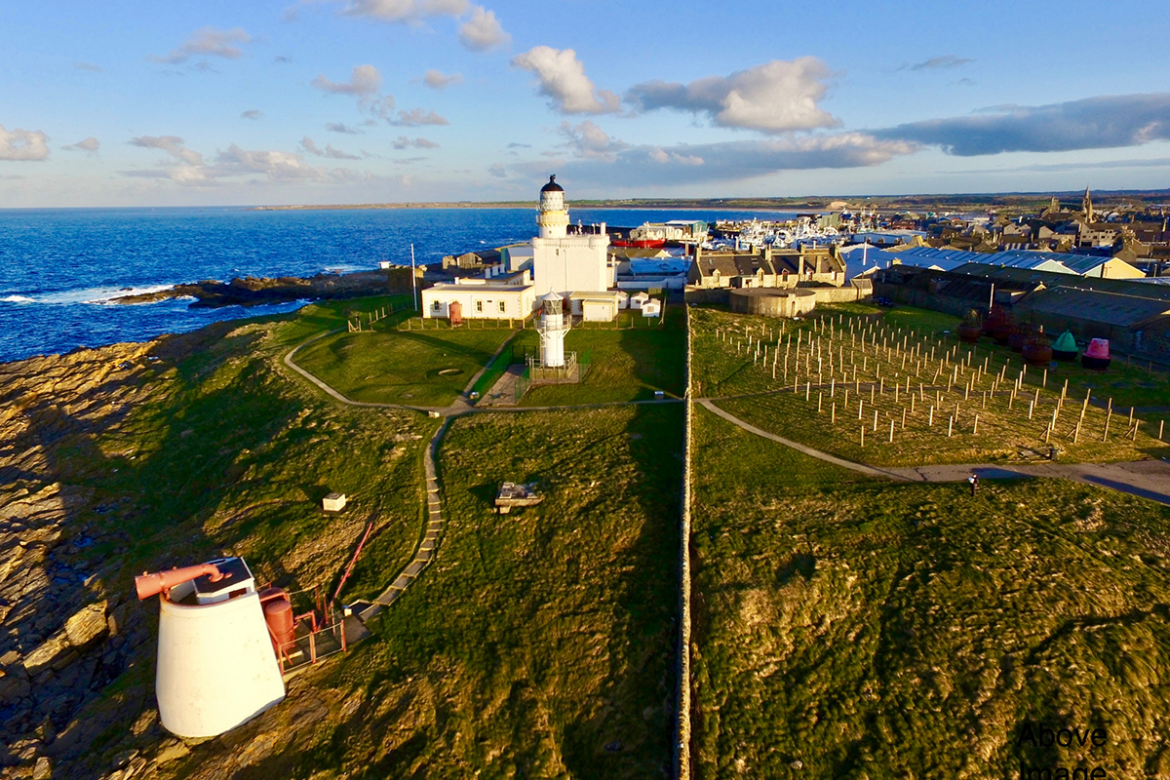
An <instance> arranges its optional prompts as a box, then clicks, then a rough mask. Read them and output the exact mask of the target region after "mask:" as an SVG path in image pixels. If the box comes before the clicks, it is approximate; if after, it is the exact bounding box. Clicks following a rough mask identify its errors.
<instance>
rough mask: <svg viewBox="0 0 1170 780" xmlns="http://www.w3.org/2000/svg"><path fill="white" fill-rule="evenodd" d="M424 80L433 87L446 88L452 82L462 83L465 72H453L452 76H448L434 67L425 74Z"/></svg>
mask: <svg viewBox="0 0 1170 780" xmlns="http://www.w3.org/2000/svg"><path fill="white" fill-rule="evenodd" d="M422 80H423V83H424V84H426V85H427V86H428V87H430V88H431V89H446V88H447V87H449V86H451V85H452V84H459V83H461V82H462V81H463V74H462V73H452V74H451V75H450V76H447V75H445V74H444V73H443V72H442V71H438V70H435V69H434V68H432V69H431V70H428V71H427V72H426V73H425V74H423V78H422Z"/></svg>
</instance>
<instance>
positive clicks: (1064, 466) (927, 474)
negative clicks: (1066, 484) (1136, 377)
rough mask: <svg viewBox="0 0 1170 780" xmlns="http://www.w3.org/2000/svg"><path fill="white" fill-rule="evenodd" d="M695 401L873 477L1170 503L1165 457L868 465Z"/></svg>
mask: <svg viewBox="0 0 1170 780" xmlns="http://www.w3.org/2000/svg"><path fill="white" fill-rule="evenodd" d="M696 402H697V403H698V404H700V405H701V406H702V407H703V408H704V409H707V410H709V411H711V412H712V413H713V414H716V415H718V416H719V417H722V418H723V419H724V420H727V421H728V422H730V423H732V424H733V425H737V426H739V427H740V428H742V429H744V430H745V431H747V432H749V433H754V434H755V435H757V436H761V437H763V438H765V439H770V440H772V441H774V442H777V443H779V444H783V445H784V446H786V447H791V448H792V449H794V450H796V451H797V452H802V453H804V454H805V455H808V456H810V457H813V458H819V459H820V460H823V461H826V462H828V463H832V464H834V465H837V466H841V467H842V468H846V469H850V470H852V471H856V472H860V473H862V474H867V475H869V476H871V477H886V478H888V479H895V480H899V481H905V482H962V481H964V480H966V479H967V477H969V476H971V474H972V473H975V474H978V475H979V478H980V479H1025V478H1028V477H1047V478H1058V479H1071V480H1074V481H1076V482H1084V483H1085V484H1088V485H1096V486H1098V487H1104V488H1110V489H1111V490H1117V491H1120V492H1122V493H1129V494H1131V495H1135V496H1141V497H1142V498H1148V499H1150V500H1151V501H1157V502H1159V503H1162V504H1168V505H1170V463H1167V462H1166V461H1164V460H1137V461H1131V462H1128V463H1037V464H1032V463H1028V464H1020V465H1018V466H1017V465H1012V464H1003V465H1000V464H995V463H955V464H944V465H939V466H901V467H898V466H868V465H866V464H864V463H854V462H853V461H849V460H845V459H844V458H838V457H837V456H835V455H830V454H828V453H827V452H821V451H820V450H816V449H813V448H812V447H808V446H806V445H804V444H800V443H798V442H794V441H792V440H790V439H785V438H784V437H783V436H777V435H776V434H774V433H769V432H767V431H765V430H761V429H760V428H757V427H756V426H754V425H752V424H751V423H748V422H745V421H743V420H741V419H739V418H738V417H736V416H735V415H733V414H730V413H728V412H725V411H724V410H722V409H720V408H719V407H717V406H716V405H715V404H714V403H713V402H712V399H709V398H701V399H697V401H696Z"/></svg>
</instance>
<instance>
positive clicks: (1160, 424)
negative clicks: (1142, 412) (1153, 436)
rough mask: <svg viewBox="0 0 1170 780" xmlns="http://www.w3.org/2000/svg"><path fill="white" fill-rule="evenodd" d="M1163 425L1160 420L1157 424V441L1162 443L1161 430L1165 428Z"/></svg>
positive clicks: (1163, 422) (1164, 423)
mask: <svg viewBox="0 0 1170 780" xmlns="http://www.w3.org/2000/svg"><path fill="white" fill-rule="evenodd" d="M1165 425H1166V421H1165V420H1162V421H1160V422H1159V423H1158V441H1162V428H1163V427H1165Z"/></svg>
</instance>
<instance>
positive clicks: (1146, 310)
mask: <svg viewBox="0 0 1170 780" xmlns="http://www.w3.org/2000/svg"><path fill="white" fill-rule="evenodd" d="M1020 308H1021V309H1024V310H1032V311H1039V312H1044V313H1045V314H1054V315H1057V316H1061V317H1072V318H1076V319H1083V320H1091V321H1093V322H1101V323H1104V324H1106V325H1116V326H1118V327H1123V328H1129V327H1133V326H1135V325H1138V324H1141V323H1143V322H1145V321H1147V320H1151V319H1156V318H1158V317H1170V302H1167V301H1159V300H1153V299H1150V298H1139V297H1137V296H1133V295H1119V294H1117V293H1109V292H1103V291H1100V290H1079V289H1075V288H1072V287H1053V288H1051V289H1048V290H1044V291H1042V292H1039V293H1036V294H1035V295H1034V296H1032V297H1031V298H1029V299H1028V301H1027V302H1026V303H1025V304H1023V305H1022V306H1021V307H1020Z"/></svg>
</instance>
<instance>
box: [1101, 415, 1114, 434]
mask: <svg viewBox="0 0 1170 780" xmlns="http://www.w3.org/2000/svg"><path fill="white" fill-rule="evenodd" d="M1112 418H1113V410H1112V409H1106V410H1105V432H1104V433H1103V434H1101V441H1109V421H1110V420H1111V419H1112Z"/></svg>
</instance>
